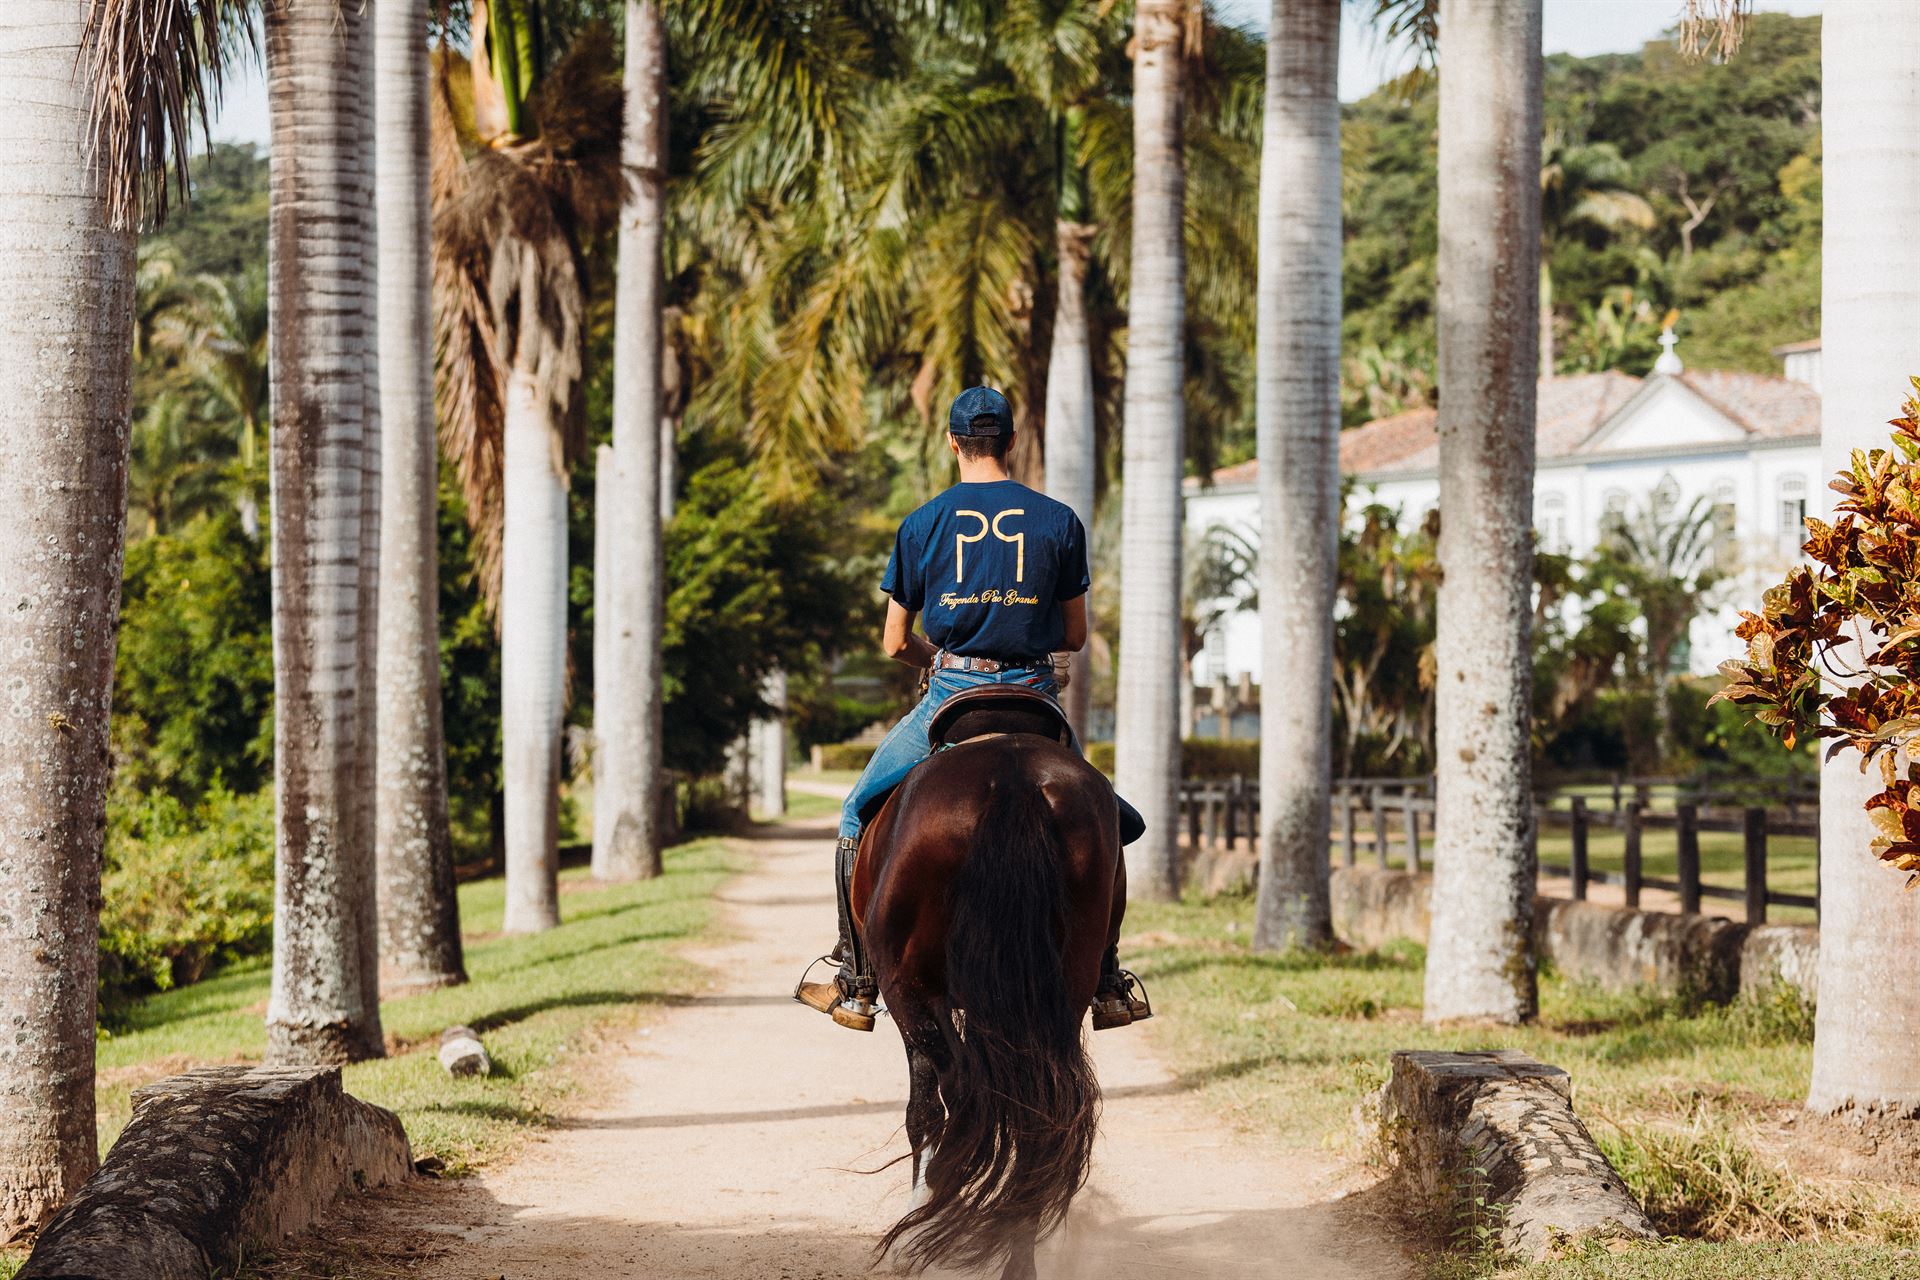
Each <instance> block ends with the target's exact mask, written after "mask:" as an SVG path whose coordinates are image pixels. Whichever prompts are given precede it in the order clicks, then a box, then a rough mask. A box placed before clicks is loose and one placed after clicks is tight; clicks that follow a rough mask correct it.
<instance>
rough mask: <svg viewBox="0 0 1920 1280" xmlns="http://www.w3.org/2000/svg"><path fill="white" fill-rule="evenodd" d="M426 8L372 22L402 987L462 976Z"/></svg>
mask: <svg viewBox="0 0 1920 1280" xmlns="http://www.w3.org/2000/svg"><path fill="white" fill-rule="evenodd" d="M428 8H429V0H387V2H386V3H384V4H382V5H381V6H380V7H379V8H378V9H377V10H375V15H374V30H373V44H374V49H373V55H374V56H373V67H374V79H375V81H376V90H375V96H374V102H375V110H376V111H377V113H378V115H377V118H376V120H375V122H374V169H375V175H376V178H377V182H376V185H375V191H376V198H377V200H378V205H377V213H378V221H379V240H378V244H379V256H378V265H379V271H380V282H379V291H378V301H379V326H378V331H377V332H378V336H379V344H380V418H381V424H380V427H381V430H380V446H381V459H380V462H381V467H380V477H381V481H380V527H381V541H380V580H381V583H382V586H383V588H384V590H383V592H382V596H381V601H380V625H379V650H380V652H379V660H378V666H377V669H378V672H379V683H378V698H379V714H378V721H379V747H378V751H377V760H378V769H379V788H378V791H377V793H376V800H375V804H376V822H375V826H376V833H375V840H374V851H375V858H376V863H377V866H378V873H379V903H380V959H381V965H382V968H383V969H384V970H385V971H386V972H387V973H388V974H390V975H391V978H392V980H393V982H394V983H395V985H396V986H399V987H402V988H408V987H411V988H423V987H439V986H447V985H451V984H455V983H460V982H464V981H466V964H465V960H464V957H463V956H462V953H461V945H460V904H459V900H458V899H457V897H456V896H455V894H454V883H453V840H452V834H451V831H450V829H449V825H448V819H447V745H446V737H445V733H444V729H443V727H442V723H441V704H440V607H439V606H440V600H439V592H440V559H439V545H438V536H439V529H438V514H439V470H440V467H439V463H440V458H439V452H438V450H437V449H436V448H435V445H434V420H433V328H432V312H431V310H430V298H431V287H432V276H431V264H432V231H433V227H432V216H431V209H430V206H429V193H428V155H427V140H428V136H429V132H430V129H429V114H430V113H429V110H428V104H429V94H430V92H431V90H430V87H429V77H428V53H427V45H426V35H427V19H428Z"/></svg>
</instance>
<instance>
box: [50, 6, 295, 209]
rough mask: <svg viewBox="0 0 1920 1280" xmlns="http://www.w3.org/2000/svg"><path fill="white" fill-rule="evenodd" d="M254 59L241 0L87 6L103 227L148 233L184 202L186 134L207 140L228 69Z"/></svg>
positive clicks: (247, 10) (86, 51)
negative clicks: (174, 202) (173, 204)
mask: <svg viewBox="0 0 1920 1280" xmlns="http://www.w3.org/2000/svg"><path fill="white" fill-rule="evenodd" d="M257 50H258V45H257V43H256V41H255V37H254V29H253V23H252V14H251V6H250V5H248V4H247V3H246V2H245V0H90V3H89V5H88V8H87V26H86V35H85V43H84V46H83V48H82V50H81V59H82V62H83V64H84V72H85V75H86V78H87V81H88V87H89V90H90V92H89V95H88V111H89V116H90V118H89V120H88V137H89V146H90V149H91V152H92V155H91V159H92V161H93V163H94V164H95V165H97V166H98V168H99V170H100V172H101V173H102V174H104V175H105V181H106V189H107V216H108V218H109V220H110V221H111V223H112V225H113V226H115V227H118V228H123V229H134V228H137V227H140V226H142V225H154V224H158V223H160V222H162V221H164V220H165V219H166V216H167V209H168V205H169V201H170V199H171V197H172V195H173V194H174V193H175V192H176V191H177V194H178V195H179V198H180V199H182V200H184V199H186V198H187V194H188V173H187V157H188V152H189V149H190V148H189V144H190V142H191V141H192V132H193V126H194V125H195V123H198V125H199V128H200V133H201V136H202V137H205V136H207V135H208V132H209V121H210V119H211V108H212V107H217V106H218V105H219V103H220V96H221V92H222V90H223V89H224V87H225V79H226V72H227V69H228V67H229V66H230V64H231V63H232V62H233V61H234V60H235V59H236V58H237V57H239V56H241V55H242V54H243V53H244V54H251V53H256V52H257ZM170 172H171V175H172V179H173V181H172V182H171V183H170V182H169V180H168V178H169V173H170Z"/></svg>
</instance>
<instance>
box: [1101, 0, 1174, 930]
mask: <svg viewBox="0 0 1920 1280" xmlns="http://www.w3.org/2000/svg"><path fill="white" fill-rule="evenodd" d="M1185 19H1186V8H1185V5H1184V4H1182V3H1180V2H1179V0H1140V3H1139V4H1138V5H1137V7H1136V9H1135V11H1134V29H1133V44H1134V54H1133V157H1134V161H1133V264H1132V272H1131V275H1132V284H1131V299H1130V301H1129V303H1128V326H1127V389H1126V427H1125V437H1126V438H1125V447H1124V449H1123V466H1124V473H1123V477H1122V479H1123V486H1122V493H1121V506H1120V514H1121V528H1122V532H1121V551H1122V559H1123V560H1124V562H1125V564H1126V575H1127V577H1126V589H1125V592H1124V593H1123V596H1122V599H1121V601H1120V688H1119V697H1118V722H1117V725H1116V729H1115V734H1114V739H1115V743H1114V747H1115V750H1114V760H1115V769H1114V772H1115V775H1116V778H1115V780H1116V784H1117V785H1118V787H1119V790H1120V793H1121V794H1122V795H1124V796H1126V797H1127V798H1128V799H1129V800H1131V801H1132V802H1133V803H1134V805H1135V806H1137V807H1138V808H1139V810H1140V815H1141V817H1143V818H1144V819H1145V820H1146V824H1147V831H1146V835H1144V836H1143V837H1141V838H1140V839H1139V840H1138V841H1136V842H1135V843H1133V844H1131V845H1129V846H1127V884H1128V888H1129V891H1130V892H1131V894H1132V895H1133V896H1134V897H1138V898H1170V897H1173V896H1175V895H1176V894H1178V893H1179V891H1180V857H1179V849H1178V847H1177V846H1176V844H1175V839H1176V832H1175V828H1176V827H1177V825H1178V819H1179V802H1178V792H1179V785H1180V700H1181V689H1180V686H1181V685H1183V684H1186V683H1189V681H1188V679H1187V677H1186V664H1185V663H1184V662H1182V661H1181V656H1180V587H1181V582H1180V549H1181V548H1180V542H1181V535H1182V532H1183V531H1182V529H1181V522H1180V480H1181V472H1182V465H1181V464H1182V462H1183V461H1184V459H1185V457H1186V418H1185V404H1184V402H1183V400H1182V393H1183V387H1182V381H1183V373H1184V364H1183V356H1184V352H1183V349H1182V344H1183V341H1184V337H1185V316H1186V244H1185V242H1184V240H1183V239H1182V222H1183V216H1184V209H1185V203H1186V167H1185V158H1184V153H1183V151H1182V143H1181V134H1180V130H1181V93H1182V89H1181V83H1180V80H1181V59H1182V58H1183V57H1184V56H1185V51H1184V49H1183V47H1182V45H1183V29H1184V23H1185Z"/></svg>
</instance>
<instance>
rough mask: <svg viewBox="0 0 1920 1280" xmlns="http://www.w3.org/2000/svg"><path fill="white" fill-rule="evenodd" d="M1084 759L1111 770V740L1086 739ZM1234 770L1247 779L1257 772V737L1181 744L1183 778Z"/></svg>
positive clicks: (1224, 775) (1222, 775)
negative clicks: (1085, 756) (1089, 740)
mask: <svg viewBox="0 0 1920 1280" xmlns="http://www.w3.org/2000/svg"><path fill="white" fill-rule="evenodd" d="M1087 760H1088V761H1089V762H1090V763H1091V764H1092V765H1093V767H1094V768H1096V769H1098V770H1100V771H1101V772H1102V773H1105V774H1109V775H1110V774H1112V773H1113V744H1112V743H1111V742H1094V743H1089V744H1088V746H1087ZM1236 773H1237V774H1240V775H1241V776H1243V777H1245V778H1247V779H1248V780H1249V781H1251V780H1253V779H1256V778H1258V777H1259V776H1260V744H1259V743H1258V742H1257V741H1254V740H1253V739H1250V738H1249V739H1245V740H1242V739H1234V740H1232V741H1223V740H1222V739H1219V738H1188V739H1187V740H1186V741H1185V742H1182V743H1181V744H1180V776H1181V777H1182V778H1207V779H1212V778H1231V777H1233V776H1234V775H1235V774H1236Z"/></svg>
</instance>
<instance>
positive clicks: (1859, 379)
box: [1807, 0, 1920, 1118]
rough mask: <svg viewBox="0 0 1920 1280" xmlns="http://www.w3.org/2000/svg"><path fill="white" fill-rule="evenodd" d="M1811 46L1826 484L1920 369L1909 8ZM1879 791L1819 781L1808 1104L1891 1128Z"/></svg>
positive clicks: (1900, 954) (1891, 1024)
mask: <svg viewBox="0 0 1920 1280" xmlns="http://www.w3.org/2000/svg"><path fill="white" fill-rule="evenodd" d="M1820 40H1821V55H1820V56H1821V66H1822V81H1823V91H1822V104H1821V113H1822V123H1823V133H1824V135H1825V138H1826V144H1825V145H1826V158H1825V160H1824V162H1823V163H1824V176H1823V181H1824V183H1825V193H1826V194H1825V206H1826V214H1825V217H1826V222H1825V226H1826V235H1825V246H1826V247H1825V253H1824V269H1823V272H1822V280H1823V285H1822V290H1821V306H1820V316H1821V339H1822V346H1823V349H1824V351H1825V356H1824V361H1825V364H1824V367H1823V369H1822V394H1821V433H1820V441H1821V443H1820V452H1821V459H1822V461H1823V463H1824V465H1825V468H1826V470H1827V471H1828V473H1829V474H1831V473H1832V472H1835V471H1841V470H1845V469H1846V468H1847V466H1848V464H1849V455H1850V452H1851V451H1852V450H1854V449H1874V448H1884V447H1885V445H1886V427H1885V426H1884V422H1885V419H1886V418H1887V416H1888V415H1887V411H1888V408H1889V406H1892V405H1896V404H1898V403H1899V400H1900V396H1901V395H1902V393H1903V392H1904V391H1905V390H1906V389H1907V388H1906V379H1907V376H1908V375H1909V374H1912V373H1914V372H1915V371H1917V370H1920V341H1917V340H1916V339H1917V338H1920V334H1917V333H1916V330H1915V329H1914V326H1913V316H1914V314H1915V311H1916V308H1920V192H1917V191H1916V190H1915V188H1914V182H1913V175H1914V174H1916V173H1920V76H1917V75H1916V73H1915V68H1916V67H1920V9H1916V8H1914V7H1913V6H1911V5H1907V4H1903V3H1898V2H1897V0H1882V2H1881V3H1874V4H1847V5H1835V6H1834V7H1833V9H1832V11H1831V12H1830V13H1828V14H1827V15H1826V18H1825V20H1824V21H1823V22H1822V24H1821V30H1820ZM1890 175H1899V177H1898V178H1897V179H1893V180H1890ZM1822 514H1825V513H1824V512H1823V513H1822ZM1880 786H1881V783H1880V782H1879V781H1878V778H1877V775H1876V777H1875V778H1874V779H1872V780H1869V779H1868V778H1867V777H1865V776H1863V775H1862V774H1861V773H1860V770H1859V769H1858V768H1856V767H1855V766H1854V764H1853V763H1852V762H1851V760H1850V758H1841V759H1838V760H1834V761H1830V762H1829V763H1828V764H1827V765H1826V766H1825V767H1824V768H1823V769H1822V770H1821V774H1820V848H1821V852H1822V857H1821V859H1820V1006H1819V1010H1818V1012H1817V1015H1816V1018H1815V1022H1814V1036H1813V1082H1812V1087H1811V1089H1810V1090H1809V1092H1808V1095H1807V1106H1808V1107H1809V1108H1811V1109H1813V1110H1815V1111H1819V1112H1857V1113H1863V1114H1870V1115H1881V1116H1886V1117H1889V1118H1892V1117H1901V1116H1910V1115H1913V1114H1915V1112H1916V1111H1920V1055H1916V1054H1915V1053H1914V1040H1913V1036H1914V1028H1915V1027H1916V1026H1920V993H1916V991H1915V990H1914V987H1913V984H1912V982H1911V980H1910V970H1911V967H1912V965H1911V961H1912V957H1913V956H1914V955H1916V954H1920V897H1916V896H1915V895H1913V894H1902V893H1898V892H1891V893H1890V892H1888V889H1887V872H1886V868H1885V866H1884V864H1882V863H1881V862H1879V861H1878V860H1877V859H1876V858H1875V857H1874V856H1873V854H1872V853H1871V852H1869V851H1868V846H1869V844H1870V842H1871V841H1872V839H1873V836H1874V828H1873V825H1872V824H1871V823H1870V822H1868V821H1867V817H1868V815H1867V814H1866V813H1865V812H1864V810H1863V809H1862V806H1863V805H1864V804H1865V803H1866V800H1867V798H1868V797H1869V796H1871V795H1872V794H1873V793H1874V792H1875V791H1877V790H1879V789H1880Z"/></svg>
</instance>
